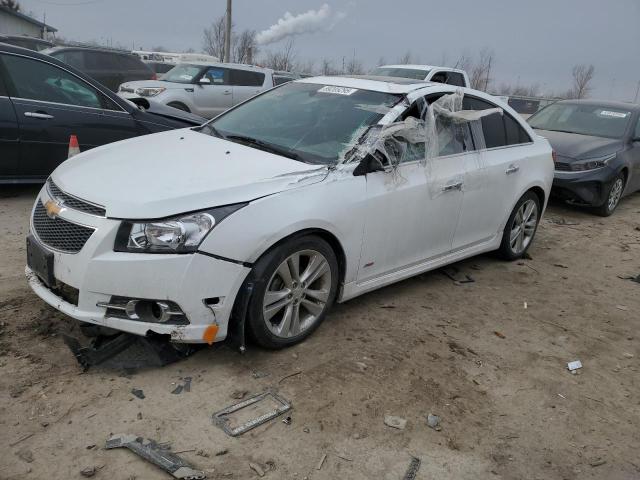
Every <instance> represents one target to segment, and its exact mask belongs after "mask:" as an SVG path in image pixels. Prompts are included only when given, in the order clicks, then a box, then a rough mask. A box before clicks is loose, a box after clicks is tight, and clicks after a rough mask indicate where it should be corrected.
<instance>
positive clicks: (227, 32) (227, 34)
mask: <svg viewBox="0 0 640 480" xmlns="http://www.w3.org/2000/svg"><path fill="white" fill-rule="evenodd" d="M226 20H227V21H226V26H225V29H224V58H223V61H224V62H226V63H229V62H230V61H231V0H227V19H226Z"/></svg>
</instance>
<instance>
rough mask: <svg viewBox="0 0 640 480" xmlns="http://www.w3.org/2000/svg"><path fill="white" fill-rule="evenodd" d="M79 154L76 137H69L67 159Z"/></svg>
mask: <svg viewBox="0 0 640 480" xmlns="http://www.w3.org/2000/svg"><path fill="white" fill-rule="evenodd" d="M79 153H80V145H78V137H76V136H75V135H71V136H70V137H69V153H68V154H67V158H71V157H73V156H74V155H77V154H79Z"/></svg>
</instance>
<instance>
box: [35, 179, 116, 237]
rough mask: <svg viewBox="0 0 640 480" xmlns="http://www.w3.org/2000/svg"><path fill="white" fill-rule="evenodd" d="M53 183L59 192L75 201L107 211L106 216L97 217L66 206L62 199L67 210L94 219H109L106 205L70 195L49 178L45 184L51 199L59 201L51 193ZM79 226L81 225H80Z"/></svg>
mask: <svg viewBox="0 0 640 480" xmlns="http://www.w3.org/2000/svg"><path fill="white" fill-rule="evenodd" d="M51 183H53V184H55V185H56V188H57V189H58V190H60V191H61V192H62V193H64V194H65V195H68V196H69V197H71V198H74V199H76V200H78V201H79V202H84V203H86V204H88V205H91V206H92V207H96V208H101V209H102V210H104V211H105V214H104V215H96V214H95V213H89V212H85V211H83V210H78V209H77V208H71V207H69V205H66V204H65V202H64V200H63V199H60V200H61V202H62V205H65V207H66V208H68V209H69V210H73V211H74V212H80V213H82V214H84V215H90V216H92V217H96V218H107V214H106V212H107V208H106V207H105V206H104V205H100V204H99V203H94V202H90V201H88V200H85V199H84V198H80V197H77V196H76V195H72V194H70V193H69V192H66V191H65V190H63V189H61V188H60V187H58V185H57V184H56V183H55V182H54V181H53V180H52V179H51V177H49V178H47V181H46V183H45V184H46V189H47V193H48V194H49V198H50V199H51V200H58V197H56V196H55V195H54V194H53V193H52V192H51V189H50V187H49V185H50V184H51ZM76 223H77V222H76ZM78 225H80V224H78Z"/></svg>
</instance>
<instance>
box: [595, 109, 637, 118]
mask: <svg viewBox="0 0 640 480" xmlns="http://www.w3.org/2000/svg"><path fill="white" fill-rule="evenodd" d="M598 115H600V116H601V117H614V118H626V117H627V115H629V112H612V111H611V110H601V111H600V113H599V114H598Z"/></svg>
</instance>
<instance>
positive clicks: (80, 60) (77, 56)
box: [53, 50, 84, 70]
mask: <svg viewBox="0 0 640 480" xmlns="http://www.w3.org/2000/svg"><path fill="white" fill-rule="evenodd" d="M53 57H54V58H57V59H58V60H60V61H61V62H64V63H66V64H67V65H71V66H72V67H74V68H77V69H78V70H80V69H82V68H84V57H83V55H82V52H81V51H79V50H66V51H62V52H57V53H54V54H53Z"/></svg>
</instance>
